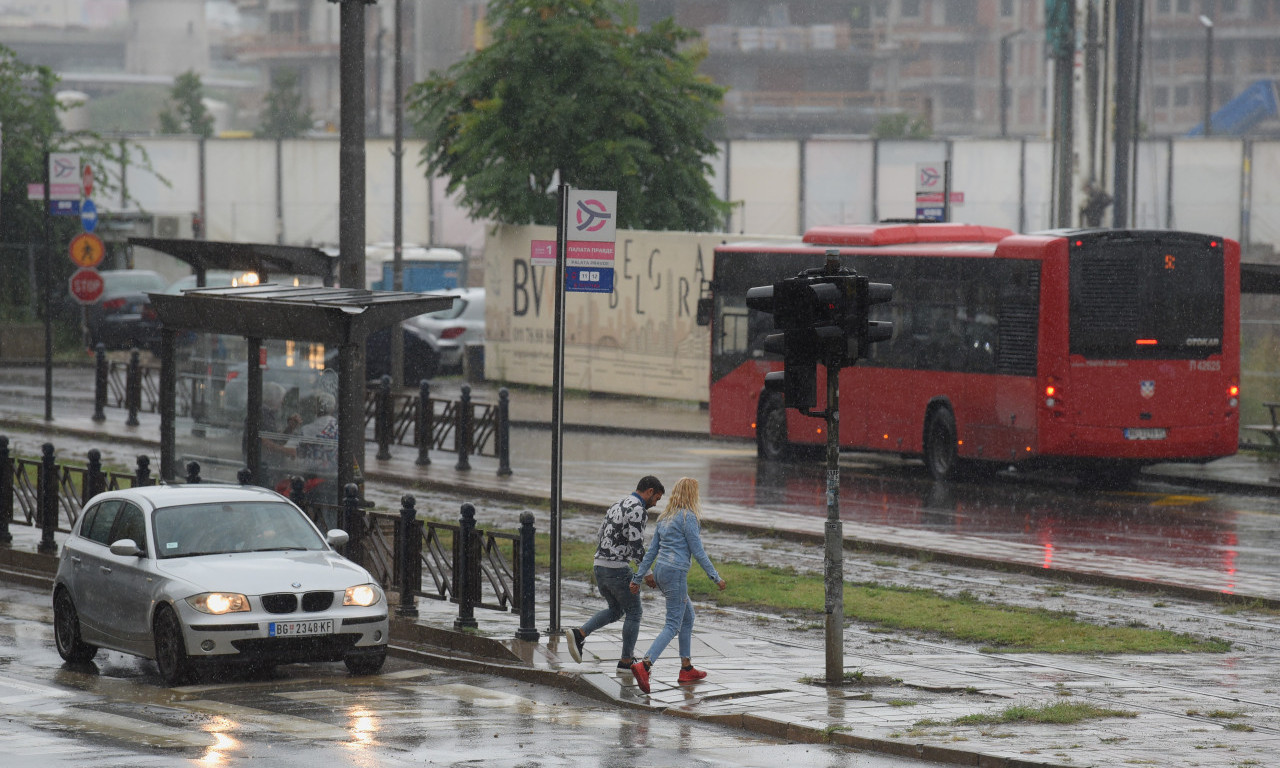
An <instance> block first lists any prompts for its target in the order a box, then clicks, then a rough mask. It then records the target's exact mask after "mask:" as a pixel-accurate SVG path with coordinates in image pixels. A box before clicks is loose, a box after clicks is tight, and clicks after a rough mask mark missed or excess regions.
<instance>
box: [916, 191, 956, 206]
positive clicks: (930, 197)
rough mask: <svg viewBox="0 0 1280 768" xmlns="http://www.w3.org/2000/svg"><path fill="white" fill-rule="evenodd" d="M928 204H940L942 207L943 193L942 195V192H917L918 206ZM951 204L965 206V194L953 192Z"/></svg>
mask: <svg viewBox="0 0 1280 768" xmlns="http://www.w3.org/2000/svg"><path fill="white" fill-rule="evenodd" d="M926 203H936V204H938V205H941V204H942V193H941V192H917V193H916V205H921V204H926ZM951 204H952V205H963V204H964V193H963V192H952V193H951Z"/></svg>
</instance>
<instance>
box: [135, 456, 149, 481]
mask: <svg viewBox="0 0 1280 768" xmlns="http://www.w3.org/2000/svg"><path fill="white" fill-rule="evenodd" d="M147 485H151V459H149V458H147V457H146V455H142V456H139V457H138V468H137V470H136V471H135V472H134V473H133V486H134V487H135V488H141V487H143V486H147Z"/></svg>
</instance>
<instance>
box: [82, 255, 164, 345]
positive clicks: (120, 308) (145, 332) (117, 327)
mask: <svg viewBox="0 0 1280 768" xmlns="http://www.w3.org/2000/svg"><path fill="white" fill-rule="evenodd" d="M102 282H103V289H102V298H101V299H99V300H98V302H97V303H96V304H91V305H89V306H87V307H85V333H86V336H87V337H88V341H89V346H90V347H95V346H97V345H98V343H99V342H101V343H102V344H103V345H104V346H106V348H107V349H130V348H134V347H136V348H138V349H150V350H155V349H157V348H158V347H159V343H160V320H159V318H158V317H156V313H155V310H154V309H153V308H152V307H151V298H150V297H149V296H147V293H148V292H150V293H163V292H164V291H165V289H166V288H168V287H169V282H168V281H167V280H165V279H164V277H162V276H161V275H160V274H159V273H157V272H152V271H150V270H145V269H111V270H107V271H105V272H103V273H102Z"/></svg>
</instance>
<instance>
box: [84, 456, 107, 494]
mask: <svg viewBox="0 0 1280 768" xmlns="http://www.w3.org/2000/svg"><path fill="white" fill-rule="evenodd" d="M105 490H107V475H106V473H104V472H103V471H102V452H101V451H99V450H98V449H97V448H90V449H89V466H88V468H86V469H85V472H84V487H83V488H81V489H80V506H82V507H83V506H85V505H86V504H88V503H89V499H92V498H93V497H94V496H97V495H98V494H100V493H102V492H103V491H105Z"/></svg>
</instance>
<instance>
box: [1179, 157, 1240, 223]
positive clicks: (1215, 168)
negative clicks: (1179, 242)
mask: <svg viewBox="0 0 1280 768" xmlns="http://www.w3.org/2000/svg"><path fill="white" fill-rule="evenodd" d="M1241 148H1242V147H1241V143H1240V141H1239V140H1237V139H1196V140H1188V141H1180V142H1177V143H1176V144H1174V145H1173V227H1172V228H1173V229H1181V230H1186V231H1189V232H1203V233H1205V234H1209V235H1222V236H1224V237H1235V238H1238V237H1239V236H1240V177H1241V173H1242V168H1243V162H1242V159H1241V158H1242V155H1241Z"/></svg>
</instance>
